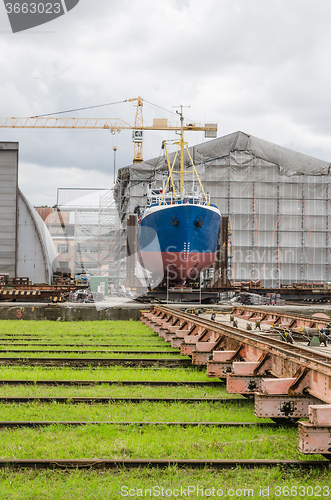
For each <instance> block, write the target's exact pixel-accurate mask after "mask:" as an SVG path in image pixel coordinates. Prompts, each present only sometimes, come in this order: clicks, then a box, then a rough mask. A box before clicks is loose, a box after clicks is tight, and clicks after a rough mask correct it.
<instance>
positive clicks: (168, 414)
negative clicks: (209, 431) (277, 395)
mask: <svg viewBox="0 0 331 500" xmlns="http://www.w3.org/2000/svg"><path fill="white" fill-rule="evenodd" d="M0 420H4V421H9V420H52V421H53V420H56V421H59V420H75V421H77V420H83V421H85V420H88V421H93V420H98V421H119V422H121V421H129V422H181V421H184V422H203V421H206V422H231V421H236V422H260V421H262V422H263V421H267V420H262V419H258V418H257V417H255V416H254V407H253V404H252V403H247V401H245V400H243V403H242V405H238V404H237V403H236V404H231V403H226V404H220V403H190V404H185V403H164V402H162V403H161V402H160V403H148V402H144V403H126V402H125V403H107V404H99V403H98V404H94V405H89V404H85V403H79V404H62V403H56V402H54V403H20V404H14V403H8V404H0ZM1 432H2V431H0V435H2V434H1ZM232 432H233V437H234V439H235V434H236V431H232ZM0 441H1V439H0Z"/></svg>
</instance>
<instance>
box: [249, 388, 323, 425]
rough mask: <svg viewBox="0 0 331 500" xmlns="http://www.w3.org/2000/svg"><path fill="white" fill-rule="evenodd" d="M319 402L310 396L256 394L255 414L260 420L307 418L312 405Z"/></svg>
mask: <svg viewBox="0 0 331 500" xmlns="http://www.w3.org/2000/svg"><path fill="white" fill-rule="evenodd" d="M319 402H320V401H319V400H318V399H316V398H314V397H312V396H308V395H302V396H301V395H298V396H294V395H286V394H284V395H275V396H272V395H270V396H266V395H265V394H261V393H256V394H255V409H254V413H255V415H256V416H257V417H259V418H305V417H308V416H309V407H310V405H314V404H318V403H319ZM330 425H331V424H330Z"/></svg>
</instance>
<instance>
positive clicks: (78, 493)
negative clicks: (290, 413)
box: [0, 320, 331, 500]
mask: <svg viewBox="0 0 331 500" xmlns="http://www.w3.org/2000/svg"><path fill="white" fill-rule="evenodd" d="M25 335H26V337H25V338H24V336H25ZM27 335H31V337H28V336H27ZM4 337H6V338H7V339H8V342H9V345H10V347H11V348H12V349H14V348H15V345H17V344H18V343H21V344H22V343H23V344H24V349H29V345H30V348H31V350H32V349H35V348H36V347H35V346H32V345H31V344H32V343H40V344H41V343H44V344H45V343H46V344H49V345H50V344H61V346H62V347H60V348H59V347H55V350H61V349H65V346H66V345H68V344H76V343H77V344H84V343H90V344H94V345H96V346H97V345H98V344H102V343H105V344H116V345H118V344H121V345H125V344H130V345H131V346H132V350H139V349H137V346H140V347H141V349H146V348H147V349H151V350H152V349H153V350H166V349H168V350H170V349H171V348H170V345H169V344H165V343H164V340H163V339H161V338H159V337H158V336H157V335H156V334H154V333H153V332H152V331H151V330H150V329H149V328H147V327H146V326H145V325H142V324H141V323H139V322H133V321H128V322H125V321H123V322H109V321H96V322H70V323H69V322H60V321H59V322H50V321H40V322H37V321H22V320H20V321H0V338H4ZM32 337H35V338H37V339H38V340H37V341H36V340H31V341H29V339H31V338H32ZM20 339H22V340H20ZM1 342H3V343H2V344H0V346H1V345H4V343H5V342H6V341H3V340H1ZM30 342H31V344H30ZM96 348H97V349H99V347H96ZM43 349H44V350H45V348H44V347H43ZM90 349H93V348H90ZM107 349H109V348H107ZM126 349H128V350H129V349H130V348H125V350H126ZM86 350H87V351H88V349H86ZM73 351H74V349H73ZM42 355H43V356H46V357H62V354H59V355H54V354H50V353H48V352H47V353H46V352H44V353H42ZM87 355H88V356H89V357H102V354H101V353H93V354H92V353H89V352H87ZM2 356H3V357H9V356H13V357H17V355H16V354H15V355H14V353H13V354H12V355H11V354H10V353H3V354H2ZM31 356H32V357H39V356H40V353H31ZM74 356H75V354H74V352H73V353H72V354H71V353H68V354H67V353H66V354H63V357H74ZM105 356H107V357H128V356H129V355H128V354H126V353H125V354H123V355H117V354H115V353H111V354H110V353H107V354H105ZM148 356H152V357H156V355H154V354H151V355H135V357H143V358H146V357H148ZM158 356H160V357H162V358H165V357H167V358H171V359H175V358H176V356H173V355H171V356H167V355H166V354H162V355H158ZM24 357H28V355H26V354H24ZM77 357H82V356H81V355H77ZM181 359H182V358H181ZM0 379H5V380H30V381H31V380H32V381H35V380H113V381H117V380H135V381H148V380H151V381H163V380H165V381H210V379H209V378H208V377H207V375H206V371H205V370H203V371H200V370H199V369H195V368H193V367H192V368H187V369H184V368H178V369H166V368H130V367H128V368H123V367H120V366H114V367H109V368H97V367H96V368H92V367H88V368H82V369H77V368H69V367H61V368H57V367H55V368H54V367H39V366H36V367H29V366H1V367H0ZM212 380H215V379H212ZM0 395H1V396H3V397H6V396H7V397H9V396H32V397H33V396H35V397H36V396H65V397H68V398H70V397H75V396H91V397H93V396H96V397H98V396H109V397H127V396H137V397H154V396H155V397H229V398H231V397H234V398H237V397H238V396H237V395H235V394H234V395H227V394H226V392H225V386H224V385H223V384H220V386H219V387H200V388H199V387H187V386H183V387H172V388H171V387H148V386H134V387H126V386H116V385H101V386H92V387H74V386H71V387H68V386H67V387H44V386H36V385H33V386H24V385H22V386H9V385H8V386H7V385H2V386H1V385H0ZM0 420H8V421H10V420H51V421H53V420H56V421H61V420H64V421H68V420H72V421H80V420H84V421H115V422H116V421H118V422H120V421H131V422H134V421H142V422H144V421H145V422H148V421H164V422H170V421H174V422H176V421H177V422H179V421H191V422H194V421H209V422H213V421H214V422H229V421H234V422H262V421H268V420H267V419H263V420H262V419H258V418H256V417H255V416H254V408H253V403H251V402H247V400H245V399H243V403H242V405H237V404H231V402H230V403H227V404H225V405H222V404H217V403H216V404H208V403H194V404H189V405H188V404H182V403H175V404H167V403H157V404H153V403H140V404H132V403H117V404H105V405H100V404H95V405H87V404H76V405H73V404H70V403H69V404H57V403H50V404H38V403H28V404H0ZM297 445H298V436H297V429H296V428H291V429H286V428H281V427H280V428H269V429H268V428H254V427H252V428H235V429H233V428H204V427H197V428H190V427H188V428H180V427H166V426H152V427H136V426H134V425H132V426H131V425H130V426H128V427H126V426H125V427H123V426H122V427H121V426H116V425H114V426H109V425H108V426H107V425H99V426H92V425H86V426H82V427H64V426H59V425H55V426H50V427H45V428H35V429H29V428H17V429H5V428H4V429H0V458H6V459H10V458H35V459H38V458H41V459H42V458H58V459H61V458H77V459H79V458H119V459H126V458H147V459H148V458H177V459H181V458H182V459H192V458H195V459H235V458H237V459H245V458H246V459H249V458H252V459H263V458H264V459H276V458H278V459H301V460H311V459H321V456H320V455H318V456H307V457H305V456H303V455H302V454H301V453H300V452H299V451H298V449H297ZM329 482H330V481H329V472H328V471H303V472H301V471H299V470H297V469H293V470H285V469H281V468H276V469H272V470H268V469H263V470H253V471H252V470H240V469H234V470H225V471H211V470H208V469H205V470H203V471H195V470H180V469H178V468H176V467H169V468H168V469H166V470H157V469H151V470H144V469H138V470H128V471H126V470H121V469H118V470H115V471H91V470H86V471H70V472H69V471H68V472H64V471H32V470H27V471H19V472H15V471H12V470H9V469H7V470H0V500H2V499H6V500H7V499H8V500H16V499H17V500H21V499H24V500H27V499H28V500H36V499H38V500H39V499H43V500H44V499H46V500H47V499H52V500H53V499H59V500H60V499H61V500H62V499H65V500H78V499H81V498H82V499H91V500H99V499H100V500H105V499H111V500H112V499H115V498H123V495H120V494H119V492H120V490H121V488H122V487H123V486H127V487H129V488H132V489H134V491H135V493H134V494H131V495H130V496H128V498H139V497H141V496H142V495H141V493H140V494H139V492H138V493H137V489H139V488H141V489H142V490H143V489H145V488H151V487H153V486H159V487H164V488H165V489H175V488H180V487H183V488H184V490H185V488H187V487H188V486H192V487H197V486H199V487H200V488H204V489H208V488H212V487H215V488H222V490H223V495H222V498H238V495H233V494H231V489H233V490H234V491H235V490H236V489H241V490H242V491H244V489H245V488H250V489H253V493H254V495H253V497H254V498H263V495H261V493H260V488H267V487H269V488H270V489H269V491H268V492H267V493H268V495H264V496H265V497H267V498H269V499H270V498H272V499H276V498H284V497H288V498H297V497H300V498H315V496H312V495H311V494H310V495H308V494H307V495H306V493H304V494H300V496H299V494H298V495H297V496H296V497H295V496H294V497H293V496H288V495H286V494H283V493H282V492H281V493H280V494H277V495H276V492H277V491H279V490H276V487H277V486H280V487H281V488H282V487H285V486H290V487H295V486H304V487H305V488H307V487H308V486H310V487H316V486H321V487H323V486H329ZM229 490H230V491H229ZM310 491H311V490H310ZM330 492H331V488H330ZM285 493H286V490H285ZM298 493H299V490H298ZM301 493H302V491H301ZM315 493H318V490H316V491H315ZM207 496H208V495H205V497H207ZM320 496H321V497H323V491H322V493H321V495H320ZM160 497H161V498H162V496H161V495H160ZM190 497H191V498H195V497H197V495H196V493H195V494H194V493H192V494H191V496H190ZM200 497H201V496H200ZM241 497H242V498H243V497H244V494H242V495H241ZM318 497H319V495H317V496H316V498H318ZM146 498H150V496H147V497H146ZM164 498H166V497H164ZM170 498H174V496H173V497H170ZM178 498H187V497H186V496H185V494H184V496H180V497H179V496H178ZM215 498H217V497H215ZM324 498H326V495H324Z"/></svg>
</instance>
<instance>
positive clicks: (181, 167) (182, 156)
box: [176, 106, 185, 200]
mask: <svg viewBox="0 0 331 500" xmlns="http://www.w3.org/2000/svg"><path fill="white" fill-rule="evenodd" d="M176 113H177V114H178V115H180V199H181V200H183V194H184V173H185V170H184V147H185V141H184V116H183V106H181V107H180V112H179V111H176Z"/></svg>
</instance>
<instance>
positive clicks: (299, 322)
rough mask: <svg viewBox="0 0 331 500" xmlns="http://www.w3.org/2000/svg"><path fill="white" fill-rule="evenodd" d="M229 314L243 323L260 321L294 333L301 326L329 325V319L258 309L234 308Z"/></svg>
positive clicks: (320, 326)
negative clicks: (243, 321) (242, 320)
mask: <svg viewBox="0 0 331 500" xmlns="http://www.w3.org/2000/svg"><path fill="white" fill-rule="evenodd" d="M230 314H232V316H236V317H237V318H239V319H244V320H245V321H261V322H262V323H266V324H269V325H271V324H273V325H274V326H277V327H280V328H282V327H284V328H289V329H291V330H294V331H297V330H300V328H301V327H302V326H303V327H307V328H325V327H326V325H327V324H328V323H330V319H329V320H327V319H323V318H319V317H314V318H309V317H305V316H298V315H297V314H287V313H286V314H285V313H283V312H279V311H273V310H271V311H266V310H265V309H260V308H258V307H249V308H248V307H245V306H234V307H233V308H232V310H231V313H230Z"/></svg>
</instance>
